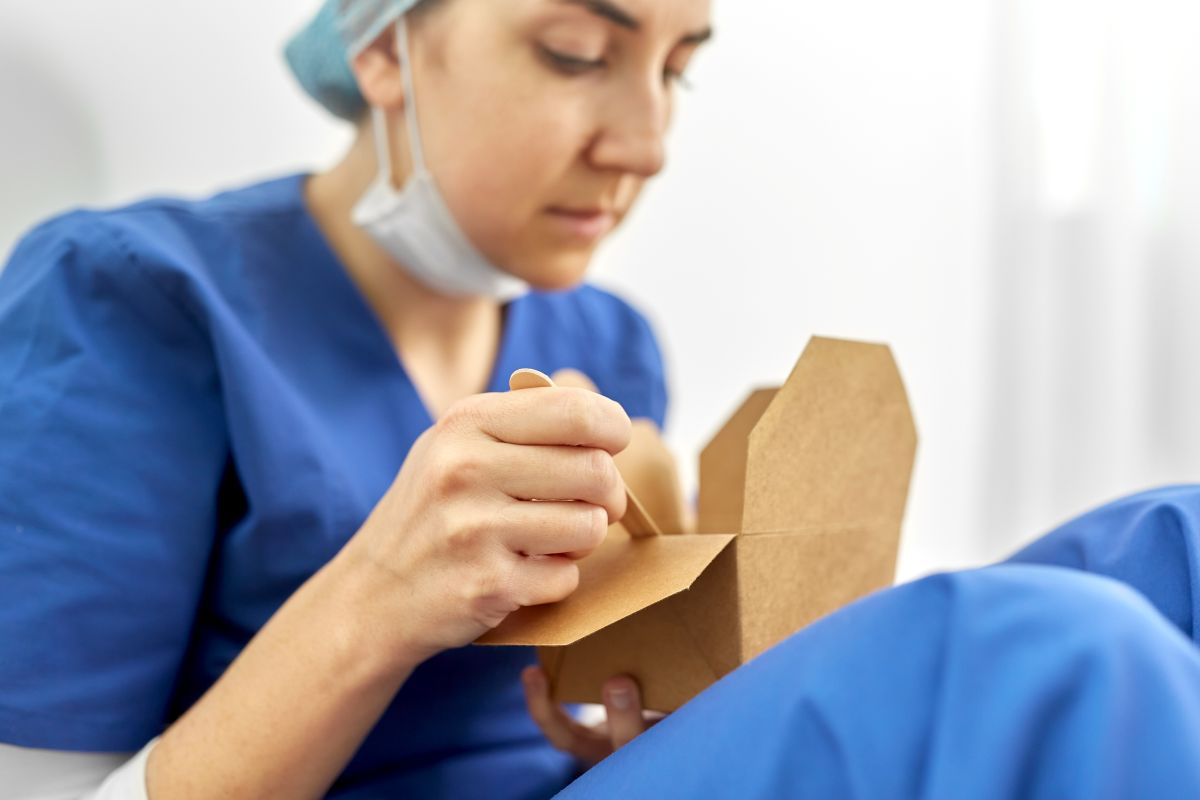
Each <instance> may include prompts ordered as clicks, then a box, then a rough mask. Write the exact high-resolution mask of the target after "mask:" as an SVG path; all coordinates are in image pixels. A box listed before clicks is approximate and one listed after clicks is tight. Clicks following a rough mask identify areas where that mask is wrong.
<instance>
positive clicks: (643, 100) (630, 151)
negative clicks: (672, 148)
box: [591, 84, 671, 178]
mask: <svg viewBox="0 0 1200 800" xmlns="http://www.w3.org/2000/svg"><path fill="white" fill-rule="evenodd" d="M670 112H671V109H670V96H669V92H668V90H667V89H666V88H665V87H663V86H662V85H661V84H658V85H646V86H640V87H628V86H626V87H622V88H621V89H618V90H616V91H615V92H614V95H613V99H612V102H611V103H610V104H609V106H608V109H607V113H606V114H605V118H604V120H603V122H602V124H601V127H600V131H599V132H598V134H597V136H596V138H595V140H594V141H593V144H592V147H591V161H592V165H593V166H594V167H596V168H597V169H601V170H611V171H616V172H625V173H632V174H634V175H637V176H639V177H641V178H652V177H654V176H655V175H657V174H658V173H659V172H661V171H662V168H663V166H664V164H665V162H666V148H665V145H664V141H663V140H664V138H665V137H666V133H667V126H668V123H669V121H670Z"/></svg>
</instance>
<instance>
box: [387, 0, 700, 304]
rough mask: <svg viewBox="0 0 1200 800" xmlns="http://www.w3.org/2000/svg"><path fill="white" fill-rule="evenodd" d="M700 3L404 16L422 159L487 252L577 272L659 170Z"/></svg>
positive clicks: (459, 9)
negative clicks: (408, 19) (407, 21)
mask: <svg viewBox="0 0 1200 800" xmlns="http://www.w3.org/2000/svg"><path fill="white" fill-rule="evenodd" d="M709 7H710V4H709V0H505V2H496V0H441V2H440V3H437V4H435V5H434V6H433V7H432V8H431V9H430V10H429V11H428V12H425V13H420V14H417V15H415V17H414V18H413V19H412V21H411V23H410V26H411V30H412V57H413V64H414V82H415V91H416V95H417V111H418V118H419V120H420V128H421V135H422V137H423V143H424V146H425V157H426V160H427V163H428V165H429V168H430V170H431V171H432V173H433V175H434V176H435V178H436V180H437V182H438V186H439V188H440V189H441V191H442V193H443V194H444V196H445V198H446V202H447V203H448V204H449V206H450V208H451V210H452V211H453V212H454V215H455V217H456V218H457V219H458V221H459V223H460V225H461V226H462V228H463V229H464V231H465V232H466V234H467V235H468V236H469V237H470V238H471V240H472V241H473V242H474V243H475V245H476V246H477V247H478V248H479V249H480V250H481V251H482V252H483V253H484V254H485V255H486V256H487V257H488V258H489V259H490V260H491V261H492V262H493V263H495V264H497V265H498V266H500V267H502V268H504V269H506V270H508V271H510V272H512V273H513V274H514V275H517V276H518V277H520V278H523V279H524V280H526V281H528V282H530V283H531V284H533V285H534V286H537V287H539V288H543V289H554V288H565V287H568V286H572V285H574V284H576V283H578V282H579V281H580V280H581V279H582V278H583V275H584V272H585V271H586V269H587V265H588V263H589V261H590V259H591V256H592V254H593V252H594V250H595V248H596V246H597V245H598V244H599V243H600V241H601V240H602V239H603V238H604V237H605V235H607V234H608V233H609V232H610V231H611V230H612V229H613V228H614V227H615V226H616V225H617V224H619V223H620V222H621V220H622V218H624V216H625V215H626V214H627V213H628V212H629V210H630V208H631V207H632V205H633V203H634V201H635V200H636V199H637V197H638V194H639V193H640V191H641V189H642V186H643V184H644V183H645V181H646V180H647V179H649V178H651V177H653V176H654V175H656V174H658V172H659V171H660V170H661V169H662V167H663V159H664V153H663V147H664V144H663V139H664V135H665V133H666V130H667V126H668V123H669V122H670V119H671V111H672V106H673V103H674V95H675V92H676V86H675V85H676V82H677V81H678V79H679V77H680V76H681V75H682V74H683V73H684V71H685V70H686V68H687V65H688V62H689V61H690V60H691V58H692V56H693V54H694V53H695V51H696V49H697V47H699V46H700V44H701V43H702V42H703V41H704V40H705V39H706V38H707V37H708V35H709ZM405 149H407V148H405ZM404 155H405V156H406V155H407V153H405V154H404ZM404 163H407V161H405V162H404Z"/></svg>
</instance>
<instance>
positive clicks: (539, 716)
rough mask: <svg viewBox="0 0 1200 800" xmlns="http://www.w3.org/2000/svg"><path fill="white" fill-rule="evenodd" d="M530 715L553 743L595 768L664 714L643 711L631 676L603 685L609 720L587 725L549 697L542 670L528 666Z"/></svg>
mask: <svg viewBox="0 0 1200 800" xmlns="http://www.w3.org/2000/svg"><path fill="white" fill-rule="evenodd" d="M521 682H522V683H523V684H524V686H525V702H526V704H527V705H528V706H529V715H530V716H531V717H533V720H534V722H536V723H537V724H538V727H539V728H541V729H542V733H543V734H545V736H546V738H547V739H549V740H550V743H551V744H553V745H554V746H555V747H557V748H558V749H559V750H562V751H563V752H565V753H570V754H571V755H573V756H575V757H576V758H577V759H579V760H580V761H581V762H583V763H584V764H585V765H587V766H588V767H592V766H595V765H596V764H598V763H599V762H600V761H602V760H603V759H605V758H607V757H608V756H609V755H611V754H612V753H613V752H615V751H616V750H618V749H620V748H621V747H624V746H625V745H627V744H629V742H631V741H633V739H634V737H636V736H637V735H638V734H640V733H641V732H642V731H644V730H646V729H647V728H649V727H650V726H651V725H654V724H655V723H656V722H658V721H659V720H661V719H663V717H664V716H665V715H663V714H659V713H657V712H652V711H645V710H643V709H642V694H641V692H640V691H639V690H638V685H637V683H636V682H635V681H634V680H633V679H632V678H630V677H629V676H628V675H619V676H617V677H615V678H609V679H608V680H607V681H605V682H604V687H603V690H602V694H603V696H604V710H605V712H606V713H607V719H606V720H605V721H604V722H601V723H599V724H597V725H591V726H589V725H584V724H583V723H582V722H580V721H579V720H577V719H575V718H574V717H572V716H571V715H570V714H568V713H567V711H566V709H564V708H563V707H562V706H560V705H559V704H558V703H555V702H554V700H552V699H551V697H550V683H549V681H547V680H546V673H545V671H544V670H542V668H541V667H526V668H525V670H524V671H523V672H522V673H521Z"/></svg>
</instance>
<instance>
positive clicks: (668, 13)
mask: <svg viewBox="0 0 1200 800" xmlns="http://www.w3.org/2000/svg"><path fill="white" fill-rule="evenodd" d="M531 5H532V6H533V7H534V8H536V9H538V10H539V11H542V12H546V13H561V14H573V15H576V16H579V17H584V18H591V19H594V20H597V21H599V22H603V23H606V24H610V25H613V26H615V27H617V28H620V29H623V30H627V31H629V32H631V33H636V34H644V35H650V36H674V37H680V38H683V37H698V36H700V35H701V34H703V33H705V32H707V31H708V30H709V25H710V22H709V20H710V16H711V0H535V2H533V3H531Z"/></svg>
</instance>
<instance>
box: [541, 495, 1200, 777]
mask: <svg viewBox="0 0 1200 800" xmlns="http://www.w3.org/2000/svg"><path fill="white" fill-rule="evenodd" d="M1198 545H1200V487H1172V488H1166V489H1160V490H1156V491H1152V492H1148V493H1144V494H1140V495H1136V496H1134V497H1130V498H1127V499H1124V500H1121V501H1118V502H1116V503H1113V504H1110V505H1107V506H1105V507H1103V508H1100V509H1097V510H1096V511H1094V512H1092V513H1090V514H1087V515H1086V516H1083V517H1081V518H1079V519H1076V520H1074V521H1072V522H1070V523H1068V524H1066V525H1064V526H1062V527H1061V528H1059V529H1057V530H1055V531H1054V532H1052V533H1050V534H1049V535H1047V536H1046V537H1044V538H1043V539H1041V540H1039V541H1037V542H1036V543H1034V544H1033V545H1031V546H1030V547H1028V548H1026V549H1024V550H1022V551H1021V552H1019V553H1017V554H1016V555H1015V556H1013V557H1012V558H1011V559H1009V560H1008V561H1007V562H1004V563H1002V564H997V565H994V566H990V567H986V568H983V569H978V570H974V571H969V572H961V573H954V574H944V575H936V576H933V577H929V578H925V579H923V580H919V581H916V582H914V583H910V584H906V585H904V586H899V587H896V588H893V589H889V590H887V591H883V592H879V593H876V594H874V595H871V596H869V597H867V598H864V599H863V600H860V601H859V602H857V603H854V604H853V605H850V606H847V607H846V608H844V609H842V610H841V611H838V612H837V613H835V614H832V615H830V616H828V617H826V618H824V619H822V620H820V621H818V622H816V623H814V624H813V625H811V626H809V627H808V628H805V629H804V630H803V631H801V632H799V633H797V634H796V635H794V636H792V637H791V638H789V639H787V640H785V641H784V642H782V643H781V644H779V645H777V646H776V647H775V648H773V649H772V650H770V651H768V652H766V653H764V654H763V655H761V656H760V657H758V658H757V659H754V660H753V661H751V662H749V663H748V664H746V665H744V666H742V667H741V668H739V669H738V670H736V671H734V672H732V673H730V674H729V675H727V676H726V677H725V678H724V679H723V680H721V681H720V682H718V683H717V684H715V685H713V686H712V687H710V688H709V689H708V690H707V691H706V692H704V693H703V694H701V695H700V696H698V697H696V698H695V699H694V700H692V701H691V702H690V703H688V704H687V705H686V706H684V707H683V708H681V709H680V710H679V711H677V712H675V713H674V714H672V715H671V716H669V717H668V718H667V719H666V720H664V721H662V722H660V723H659V724H658V725H656V726H655V727H653V728H652V729H650V730H649V731H647V732H646V733H644V734H643V735H642V736H640V737H638V738H637V739H636V740H635V741H634V742H632V743H631V744H630V745H628V746H626V747H625V748H622V749H621V750H620V751H618V752H617V753H616V754H614V755H613V756H612V757H610V758H608V759H607V760H605V761H604V762H602V763H601V764H599V765H598V766H596V767H594V768H593V769H591V770H589V771H588V772H587V773H586V774H584V775H583V776H582V777H580V778H579V779H578V780H576V781H575V782H574V783H572V784H571V785H570V786H569V787H568V788H567V789H566V790H564V791H563V792H562V793H561V794H560V795H559V796H560V797H562V798H569V799H570V800H578V798H589V797H597V798H642V797H645V798H652V800H665V798H676V797H679V798H711V797H721V798H727V797H736V798H743V797H744V798H760V797H761V798H822V800H824V799H825V798H889V800H890V799H892V798H970V800H990V799H991V798H997V799H999V798H1108V797H1112V798H1118V797H1119V798H1155V799H1156V800H1157V799H1159V798H1174V797H1180V798H1183V797H1187V798H1200V650H1198V649H1197V647H1196V645H1197V629H1196V628H1197V618H1198V612H1200V609H1198V607H1197V603H1200V572H1198V568H1200V561H1198V558H1200V548H1198Z"/></svg>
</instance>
